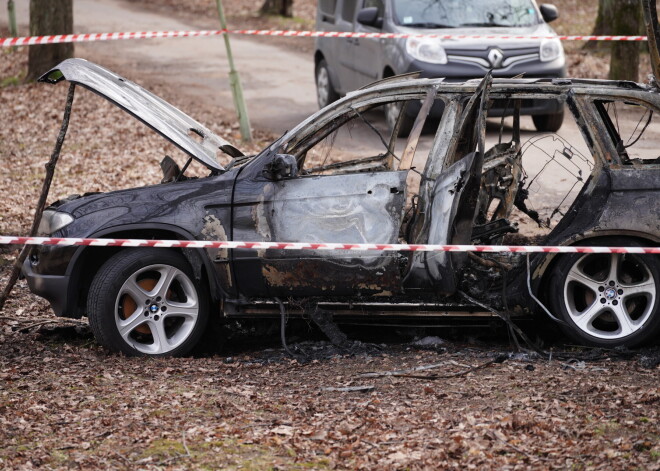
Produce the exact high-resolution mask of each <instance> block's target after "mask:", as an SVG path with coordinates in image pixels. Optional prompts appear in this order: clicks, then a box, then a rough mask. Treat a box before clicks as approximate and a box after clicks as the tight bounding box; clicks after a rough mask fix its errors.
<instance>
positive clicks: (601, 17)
mask: <svg viewBox="0 0 660 471" xmlns="http://www.w3.org/2000/svg"><path fill="white" fill-rule="evenodd" d="M615 3H616V0H598V14H597V15H596V24H595V25H594V29H593V30H592V31H591V34H592V35H593V36H604V35H607V34H612V33H611V32H610V28H611V26H610V25H611V24H612V14H613V10H614V8H613V7H614V5H615ZM610 46H611V44H610V43H609V42H607V41H587V43H586V44H585V45H584V48H585V49H589V50H592V51H593V50H596V49H598V50H600V51H606V50H608V49H609V48H610Z"/></svg>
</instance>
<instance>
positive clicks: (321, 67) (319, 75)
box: [316, 59, 339, 108]
mask: <svg viewBox="0 0 660 471" xmlns="http://www.w3.org/2000/svg"><path fill="white" fill-rule="evenodd" d="M316 99H317V101H318V104H319V108H325V107H326V106H328V105H329V104H330V103H334V102H335V101H337V100H338V99H339V93H337V91H336V90H335V89H334V87H333V86H332V82H331V81H330V71H329V69H328V63H327V62H326V61H325V59H321V60H320V61H319V63H318V64H316Z"/></svg>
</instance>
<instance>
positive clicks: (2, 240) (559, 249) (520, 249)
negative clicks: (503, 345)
mask: <svg viewBox="0 0 660 471" xmlns="http://www.w3.org/2000/svg"><path fill="white" fill-rule="evenodd" d="M9 244H14V245H59V246H72V245H90V246H100V247H183V248H190V249H279V250H374V251H380V252H384V251H412V252H417V251H423V252H516V253H634V254H658V255H660V247H586V246H584V247H583V246H546V247H542V246H533V245H530V246H527V245H429V244H333V243H316V242H237V241H211V240H146V239H76V238H63V237H18V236H0V245H9Z"/></svg>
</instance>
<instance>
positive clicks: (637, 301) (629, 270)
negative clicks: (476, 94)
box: [550, 238, 660, 347]
mask: <svg viewBox="0 0 660 471" xmlns="http://www.w3.org/2000/svg"><path fill="white" fill-rule="evenodd" d="M603 243H604V244H606V245H610V246H626V245H630V240H626V239H621V238H614V239H608V240H607V241H603ZM560 257H562V258H561V259H560V260H559V261H558V263H557V264H556V265H555V268H554V270H553V273H552V276H551V279H550V294H551V296H552V304H553V307H554V311H555V313H556V314H558V315H559V316H560V317H561V318H562V319H563V320H564V321H565V322H566V324H567V326H565V327H564V331H565V332H566V334H568V335H569V336H570V337H571V338H572V339H574V340H576V341H578V342H580V343H582V344H587V345H594V346H599V347H615V346H626V347H633V346H636V345H640V344H642V343H644V342H647V341H648V340H650V339H652V338H655V336H656V334H657V332H658V331H659V330H660V263H659V261H658V260H659V259H658V257H657V256H653V255H637V254H586V255H585V254H572V255H560Z"/></svg>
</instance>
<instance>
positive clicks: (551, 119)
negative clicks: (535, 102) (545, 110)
mask: <svg viewBox="0 0 660 471" xmlns="http://www.w3.org/2000/svg"><path fill="white" fill-rule="evenodd" d="M532 121H534V127H536V130H537V131H540V132H557V131H559V129H560V128H561V125H562V124H563V123H564V110H561V111H560V112H558V113H552V114H535V115H532Z"/></svg>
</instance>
